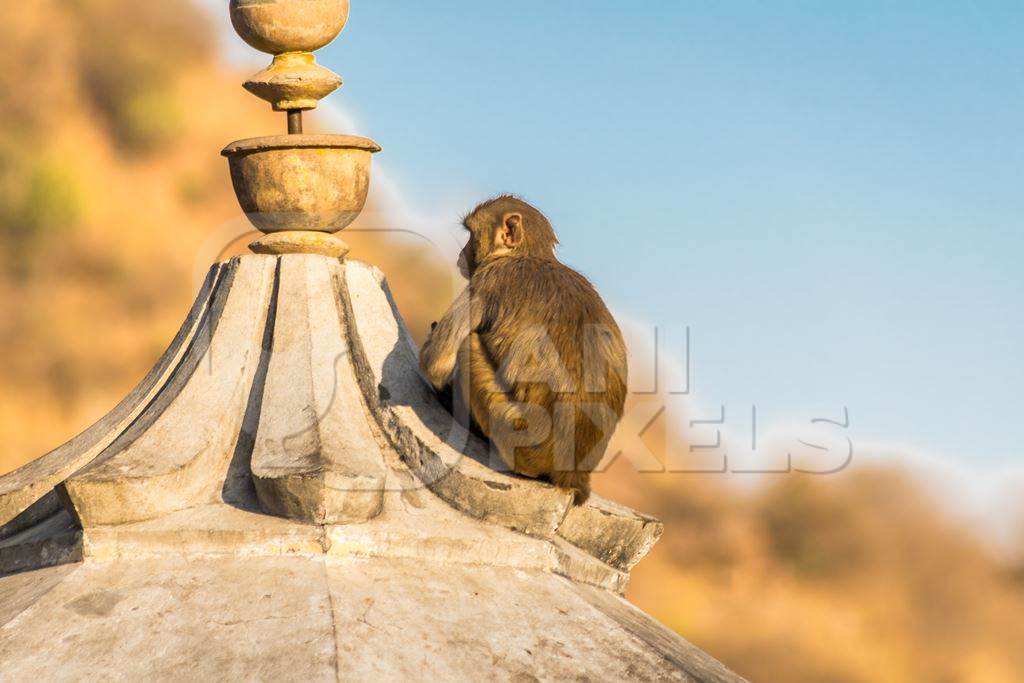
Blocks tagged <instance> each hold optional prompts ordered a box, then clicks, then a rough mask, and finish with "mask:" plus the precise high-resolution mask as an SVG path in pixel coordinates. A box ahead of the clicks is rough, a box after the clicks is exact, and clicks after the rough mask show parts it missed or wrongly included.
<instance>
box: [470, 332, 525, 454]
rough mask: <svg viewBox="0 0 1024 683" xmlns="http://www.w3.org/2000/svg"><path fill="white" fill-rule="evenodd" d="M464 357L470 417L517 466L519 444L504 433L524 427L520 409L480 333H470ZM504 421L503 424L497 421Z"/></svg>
mask: <svg viewBox="0 0 1024 683" xmlns="http://www.w3.org/2000/svg"><path fill="white" fill-rule="evenodd" d="M465 352H466V353H467V355H468V357H465V356H464V357H463V360H464V361H465V363H464V364H463V367H466V368H468V372H467V373H466V376H465V377H464V378H463V382H462V389H463V397H464V400H465V402H466V403H467V404H468V406H469V412H470V417H471V418H472V419H473V422H474V423H475V424H476V425H477V426H478V427H479V428H480V431H481V432H483V434H484V435H485V436H486V437H487V438H488V439H490V440H491V443H492V444H493V445H494V446H495V447H496V448H497V450H498V454H499V455H500V456H501V459H502V461H503V462H504V463H505V465H506V466H507V467H509V468H510V469H512V470H513V471H517V470H516V462H515V448H514V446H510V445H509V444H508V443H506V439H504V438H503V435H506V434H511V433H513V432H515V431H516V429H518V428H521V425H519V424H517V423H518V421H519V420H520V417H521V416H520V415H519V411H518V410H517V409H516V405H515V403H514V402H513V400H512V397H511V396H510V394H509V391H508V388H507V387H506V386H505V384H504V383H503V382H502V381H501V379H500V378H499V377H498V373H497V371H496V370H495V366H494V362H493V361H492V360H491V356H490V354H489V353H488V351H487V348H486V347H485V346H484V343H483V340H481V339H480V335H478V334H476V333H473V334H471V335H470V336H469V338H468V340H467V342H466V347H465ZM496 421H497V422H500V423H501V424H496Z"/></svg>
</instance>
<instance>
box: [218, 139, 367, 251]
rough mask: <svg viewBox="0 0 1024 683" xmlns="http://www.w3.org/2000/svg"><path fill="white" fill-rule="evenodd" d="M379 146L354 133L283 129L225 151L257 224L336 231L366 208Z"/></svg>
mask: <svg viewBox="0 0 1024 683" xmlns="http://www.w3.org/2000/svg"><path fill="white" fill-rule="evenodd" d="M379 151H380V146H379V145H378V144H377V143H376V142H374V141H373V140H369V139H367V138H361V137H356V136H350V135H280V136H274V137H263V138H252V139H248V140H240V141H238V142H233V143H231V144H230V145H228V146H227V147H226V148H224V151H223V152H221V154H223V155H224V156H225V157H227V158H228V162H229V165H230V168H231V182H232V184H233V185H234V188H235V195H236V196H237V197H238V202H239V204H241V206H242V210H243V211H244V212H245V214H246V216H247V217H248V218H249V221H250V222H251V223H252V224H253V225H254V226H256V228H257V229H258V230H260V231H262V232H264V233H268V234H269V233H275V232H285V231H312V232H326V233H334V232H338V231H340V230H342V229H344V228H345V227H347V226H348V225H350V224H351V223H352V221H354V220H355V219H356V217H358V216H359V214H360V212H361V211H362V210H363V206H364V205H365V204H366V195H367V192H368V191H369V188H370V163H371V157H372V155H373V154H375V153H376V152H379Z"/></svg>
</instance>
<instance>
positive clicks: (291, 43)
mask: <svg viewBox="0 0 1024 683" xmlns="http://www.w3.org/2000/svg"><path fill="white" fill-rule="evenodd" d="M230 10H231V24H232V25H233V26H234V27H235V31H236V32H237V33H238V35H239V36H241V37H242V40H244V41H245V42H247V43H248V44H249V45H251V46H252V47H254V48H256V49H257V50H260V51H261V52H267V53H269V54H272V55H279V54H283V53H285V52H313V51H315V50H319V49H320V48H322V47H323V46H325V45H327V44H328V43H330V42H331V41H332V40H334V39H335V38H337V37H338V34H339V33H341V31H342V29H344V28H345V24H346V23H347V22H348V13H349V0H231V6H230Z"/></svg>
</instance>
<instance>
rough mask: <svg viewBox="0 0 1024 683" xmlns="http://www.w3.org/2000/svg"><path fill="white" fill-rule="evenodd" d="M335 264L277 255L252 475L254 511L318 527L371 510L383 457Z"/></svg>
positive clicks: (380, 490)
mask: <svg viewBox="0 0 1024 683" xmlns="http://www.w3.org/2000/svg"><path fill="white" fill-rule="evenodd" d="M339 269H340V266H339V264H338V262H337V261H331V260H328V259H324V258H321V257H317V256H300V255H289V256H282V257H281V258H280V269H279V276H278V278H279V284H278V288H277V289H278V291H277V299H276V306H275V307H274V311H275V320H274V321H273V322H272V324H273V353H272V354H271V357H270V360H269V368H268V371H267V376H266V378H265V380H264V384H263V388H262V393H263V396H262V399H263V400H262V408H261V410H260V414H259V427H258V429H257V432H256V438H255V447H254V450H253V453H252V475H253V479H254V481H255V483H256V491H257V493H258V494H259V498H260V503H261V505H262V506H263V509H265V510H267V511H268V512H271V513H273V514H276V515H280V516H283V517H291V518H293V519H301V520H306V521H309V522H315V523H318V524H323V523H330V524H339V523H341V524H344V523H348V522H362V521H366V520H368V519H371V518H372V517H375V516H376V515H377V514H379V513H380V510H381V506H382V505H383V501H384V478H385V468H384V461H383V458H382V455H381V452H380V448H379V447H378V445H377V442H376V440H375V439H374V435H373V433H372V432H371V430H370V427H369V424H368V415H367V413H366V407H365V406H364V405H363V402H362V396H361V392H360V391H359V384H358V383H357V382H356V379H355V375H354V372H353V369H352V364H351V360H350V356H351V353H350V350H349V348H348V342H347V337H346V334H345V330H344V321H343V319H342V315H341V312H340V311H339V303H338V301H337V298H336V296H335V286H336V285H335V277H337V276H338V271H339Z"/></svg>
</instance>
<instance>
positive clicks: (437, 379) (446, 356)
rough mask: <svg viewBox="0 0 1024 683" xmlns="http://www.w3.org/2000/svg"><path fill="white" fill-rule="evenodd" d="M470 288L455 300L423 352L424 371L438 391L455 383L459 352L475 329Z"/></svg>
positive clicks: (422, 365) (421, 361) (424, 346)
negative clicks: (453, 376) (453, 380)
mask: <svg viewBox="0 0 1024 683" xmlns="http://www.w3.org/2000/svg"><path fill="white" fill-rule="evenodd" d="M470 300H471V297H470V294H469V287H466V288H465V289H464V290H462V293H461V294H460V295H459V296H458V298H457V299H455V303H453V304H452V306H451V308H449V309H448V312H447V313H445V314H444V317H443V318H441V320H440V321H439V322H438V323H437V326H436V327H435V328H434V329H433V331H432V332H431V333H430V337H429V338H428V339H427V342H426V343H425V344H424V345H423V349H422V350H421V351H420V370H421V371H422V372H423V375H424V376H425V377H426V378H427V381H429V382H430V383H431V384H432V385H433V386H434V389H436V390H437V391H441V390H442V389H444V388H445V387H447V386H448V385H449V384H451V381H452V375H453V374H454V372H455V364H456V361H457V359H458V354H459V349H460V348H461V347H462V344H463V342H464V341H465V340H466V338H467V337H468V336H469V333H470V331H471V330H472V327H473V324H472V323H473V321H472V318H473V315H472V310H471V308H472V306H471V305H470Z"/></svg>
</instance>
